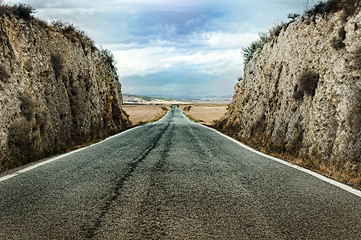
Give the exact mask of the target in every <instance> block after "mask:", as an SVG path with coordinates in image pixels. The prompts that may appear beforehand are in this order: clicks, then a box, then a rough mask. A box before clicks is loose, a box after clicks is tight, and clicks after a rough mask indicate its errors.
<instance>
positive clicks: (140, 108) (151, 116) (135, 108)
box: [123, 105, 170, 126]
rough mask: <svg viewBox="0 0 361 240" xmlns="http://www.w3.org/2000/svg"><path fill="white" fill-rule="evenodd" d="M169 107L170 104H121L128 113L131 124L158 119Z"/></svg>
mask: <svg viewBox="0 0 361 240" xmlns="http://www.w3.org/2000/svg"><path fill="white" fill-rule="evenodd" d="M169 109H170V105H123V110H124V111H125V112H126V113H127V114H128V115H129V118H130V121H131V122H132V124H133V126H134V125H139V124H143V123H147V122H151V121H153V120H155V119H158V118H159V117H160V116H162V115H164V114H165V113H166V112H167V111H168V110H169Z"/></svg>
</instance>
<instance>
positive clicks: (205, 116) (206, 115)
mask: <svg viewBox="0 0 361 240" xmlns="http://www.w3.org/2000/svg"><path fill="white" fill-rule="evenodd" d="M227 108H228V104H208V103H202V104H191V105H189V104H188V105H181V106H180V109H181V110H182V111H183V112H185V113H186V115H188V117H190V118H191V119H193V120H194V121H197V122H202V123H204V124H207V125H211V124H213V123H214V121H217V120H219V119H220V118H221V117H223V116H224V114H225V113H226V111H227Z"/></svg>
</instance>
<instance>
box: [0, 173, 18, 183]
mask: <svg viewBox="0 0 361 240" xmlns="http://www.w3.org/2000/svg"><path fill="white" fill-rule="evenodd" d="M17 175H18V174H16V173H14V174H9V175H6V176H4V177H1V178H0V182H3V181H5V180H8V179H10V178H12V177H15V176H17Z"/></svg>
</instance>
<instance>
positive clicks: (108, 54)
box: [100, 48, 117, 70]
mask: <svg viewBox="0 0 361 240" xmlns="http://www.w3.org/2000/svg"><path fill="white" fill-rule="evenodd" d="M100 52H101V54H102V55H103V57H104V59H105V61H106V63H107V64H109V66H110V67H111V68H112V70H116V69H117V68H116V64H117V61H116V60H115V58H114V55H113V53H112V52H111V51H109V50H108V49H103V48H101V50H100Z"/></svg>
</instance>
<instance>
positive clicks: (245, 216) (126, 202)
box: [0, 108, 361, 240]
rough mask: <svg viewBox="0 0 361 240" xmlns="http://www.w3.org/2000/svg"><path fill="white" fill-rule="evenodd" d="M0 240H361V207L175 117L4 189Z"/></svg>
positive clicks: (359, 201) (1, 185)
mask: <svg viewBox="0 0 361 240" xmlns="http://www.w3.org/2000/svg"><path fill="white" fill-rule="evenodd" d="M0 197H1V198H0V239H332V240H334V239H343V240H345V239H361V198H360V197H357V196H355V195H353V194H351V193H349V192H346V191H344V190H342V189H340V188H337V187H336V186H333V185H331V184H329V183H326V182H323V181H321V180H319V179H318V178H315V177H313V176H311V175H308V174H307V173H305V172H301V171H299V170H297V169H294V168H290V167H288V166H286V165H283V164H281V163H278V162H275V161H273V160H271V159H268V158H265V157H262V156H260V155H257V154H256V153H253V152H250V151H248V150H246V149H243V148H242V147H240V146H239V145H237V144H236V143H234V142H232V141H230V140H229V139H227V138H225V137H223V136H221V135H219V134H218V133H216V132H215V131H213V130H210V129H208V128H206V127H204V126H201V125H199V124H194V123H192V122H190V121H189V120H188V119H187V118H186V117H185V116H184V115H183V114H182V113H181V111H180V110H179V109H176V108H173V109H172V110H171V111H170V112H168V114H167V115H166V116H165V117H164V118H163V119H162V120H160V121H159V122H157V123H154V124H148V125H145V126H142V127H138V128H135V129H132V130H130V131H127V132H125V133H122V134H120V135H117V136H116V137H114V138H111V139H108V140H107V141H104V142H102V143H100V144H97V145H94V146H91V147H88V148H86V149H85V150H82V151H79V152H76V153H73V154H71V155H68V156H65V157H63V158H60V159H58V160H56V161H53V162H50V163H47V164H45V165H42V166H39V167H37V168H35V169H32V170H30V171H27V172H24V173H19V174H18V175H17V176H15V177H12V178H10V179H7V180H5V181H2V182H0Z"/></svg>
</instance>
